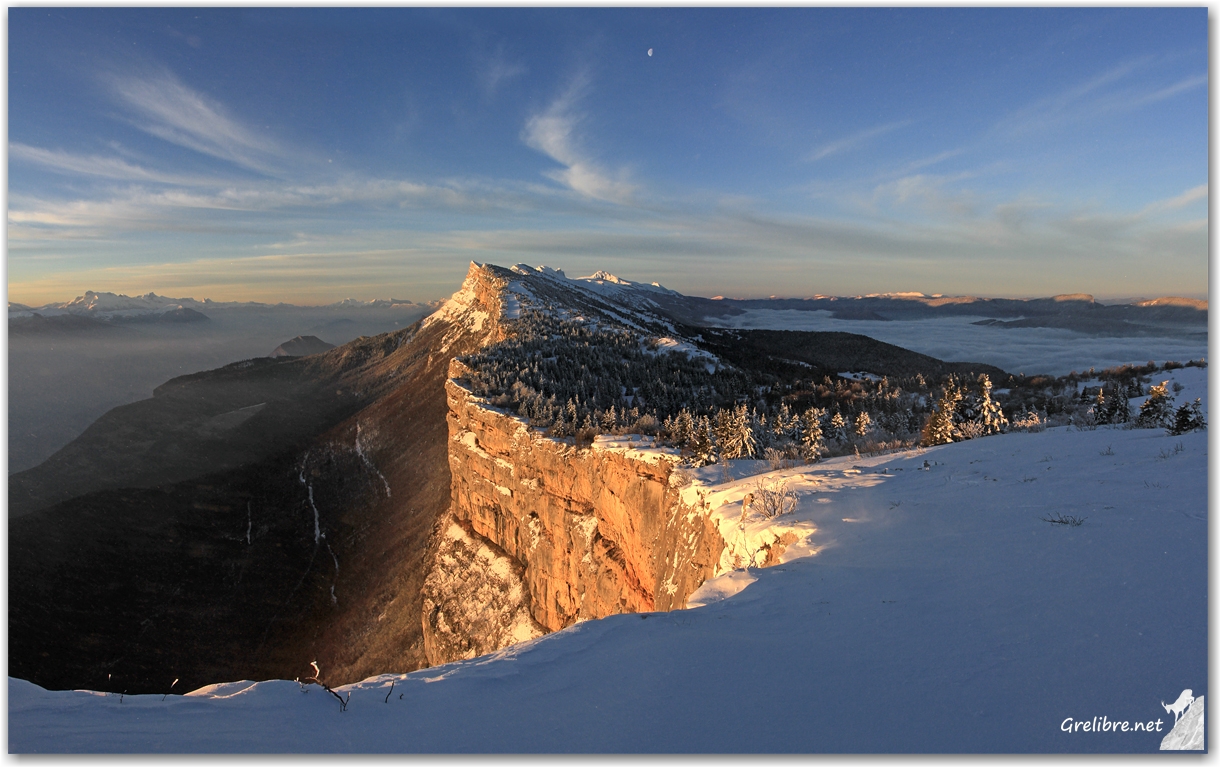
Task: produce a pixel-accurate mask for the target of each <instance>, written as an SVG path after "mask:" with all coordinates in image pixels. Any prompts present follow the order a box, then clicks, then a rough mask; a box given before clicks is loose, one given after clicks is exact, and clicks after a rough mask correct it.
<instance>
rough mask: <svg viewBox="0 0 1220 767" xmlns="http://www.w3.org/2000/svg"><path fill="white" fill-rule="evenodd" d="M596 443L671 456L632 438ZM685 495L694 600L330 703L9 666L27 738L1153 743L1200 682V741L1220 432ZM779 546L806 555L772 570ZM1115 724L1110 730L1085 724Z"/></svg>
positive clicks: (1200, 372) (1002, 452)
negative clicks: (696, 526)
mask: <svg viewBox="0 0 1220 767" xmlns="http://www.w3.org/2000/svg"><path fill="white" fill-rule="evenodd" d="M509 311H517V309H516V308H515V307H506V308H505V312H506V313H507V312H509ZM480 322H482V320H481V321H480ZM895 324H897V323H895ZM992 332H1003V331H992ZM1082 342H1083V343H1088V340H1087V339H1082ZM1082 357H1084V358H1086V359H1085V361H1086V362H1087V361H1088V360H1087V353H1086V354H1084V355H1082ZM1077 367H1080V366H1077ZM1162 380H1164V381H1167V382H1168V386H1167V387H1166V389H1165V390H1166V391H1167V392H1170V393H1171V396H1173V397H1174V400H1175V404H1176V405H1180V404H1184V403H1185V404H1188V403H1190V402H1193V401H1194V400H1195V398H1200V399H1201V400H1202V402H1203V403H1204V408H1206V402H1207V369H1206V367H1205V366H1193V367H1185V368H1182V367H1178V368H1176V369H1169V370H1165V371H1157V372H1154V373H1152V375H1151V378H1150V379H1149V383H1151V384H1157V383H1160V382H1161V381H1162ZM1081 383H1082V385H1084V386H1087V385H1088V384H1089V382H1088V381H1083V382H1081ZM1093 383H1094V385H1097V383H1098V382H1097V381H1094V382H1093ZM1144 399H1145V398H1143V397H1141V398H1133V399H1131V400H1130V402H1129V408H1130V411H1131V413H1132V414H1133V418H1134V414H1136V413H1138V411H1139V409H1140V405H1141V404H1142V402H1143V401H1144ZM1203 412H1204V414H1206V409H1204V411H1203ZM591 449H593V450H631V451H644V452H653V451H660V452H671V453H672V452H675V448H672V447H663V446H660V445H659V444H658V443H657V441H656V440H655V439H654V438H652V437H645V436H641V435H632V434H604V435H601V436H597V437H596V438H595V439H594V440H593V443H592V446H591ZM686 479H687V480H688V481H689V484H688V485H687V486H686V487H685V488H684V489H683V490H682V493H683V497H684V498H689V499H691V500H693V501H695V502H696V503H697V504H698V505H699V506H700V507H701V508H703V509H705V513H707V514H709V515H711V517H712V519H713V520H714V521H715V523H716V524H717V525H718V527H719V529H720V533H721V535H722V537H723V538H724V540H725V543H726V548H725V551H724V553H723V555H722V557H721V561H720V563H719V565H718V566H717V568H716V572H717V573H718V575H717V577H714V578H712V579H711V580H708V581H707V582H706V583H705V584H704V585H703V587H702V588H701V589H700V590H699V591H698V592H696V593H695V594H694V595H692V597H691V598H690V600H689V602H688V609H686V610H680V611H675V612H669V613H639V614H625V615H617V616H611V617H607V618H604V619H601V620H597V621H588V622H581V623H578V624H577V625H574V626H572V627H570V628H568V629H565V630H563V631H560V632H557V633H554V634H550V635H547V636H543V637H540V638H538V639H533V640H530V641H527V642H524V643H521V644H517V645H514V646H511V647H508V648H506V649H503V650H500V651H498V652H495V653H493V654H491V655H488V656H484V657H480V658H476V659H474V660H470V661H462V662H457V663H451V664H448V665H444V666H439V667H434V668H428V669H425V670H421V671H417V672H413V673H410V674H403V675H395V674H386V675H381V676H376V677H372V678H369V679H366V680H365V681H363V682H359V683H356V684H349V685H343V686H340V687H337V688H334V690H333V692H332V691H329V690H328V689H325V688H324V687H323V686H321V685H320V684H318V683H315V682H314V681H305V680H307V678H309V677H314V676H315V674H314V670H313V669H311V668H310V663H309V662H310V660H312V659H310V658H302V659H301V674H300V678H299V681H264V682H250V681H240V682H239V681H224V680H218V683H217V684H214V685H211V686H208V687H205V688H202V689H199V690H196V691H194V692H190V693H189V694H187V695H168V696H166V695H122V694H118V693H102V692H90V691H47V690H44V689H42V688H40V687H37V686H36V685H33V684H30V683H28V682H24V681H22V680H19V679H12V678H10V682H9V711H10V718H9V749H10V751H12V752H22V753H35V752H108V753H132V752H252V753H282V752H300V753H309V752H353V753H358V752H508V753H512V752H636V751H643V752H699V753H706V752H830V753H836V752H841V753H875V752H989V753H995V752H1000V753H1003V752H1018V753H1027V752H1081V753H1088V752H1147V751H1155V750H1157V749H1158V748H1159V747H1160V746H1161V744H1162V740H1163V739H1165V738H1166V737H1167V736H1168V735H1169V733H1170V731H1171V730H1173V728H1174V721H1175V716H1173V715H1171V712H1170V710H1169V709H1168V708H1163V707H1162V704H1163V703H1167V702H1172V701H1174V700H1175V699H1177V698H1178V696H1179V692H1181V691H1182V690H1184V689H1189V690H1191V691H1193V695H1194V698H1195V702H1194V703H1193V704H1192V708H1191V709H1190V711H1194V712H1196V714H1195V716H1194V717H1193V718H1191V719H1189V721H1186V720H1184V724H1183V727H1186V725H1187V724H1189V725H1190V726H1192V727H1193V726H1195V724H1197V722H1198V712H1201V711H1202V709H1203V706H1204V696H1205V693H1206V688H1207V590H1206V583H1207V433H1206V430H1201V431H1200V430H1196V431H1189V432H1187V433H1183V434H1177V435H1172V434H1169V433H1168V432H1167V431H1166V430H1165V429H1163V428H1153V429H1147V428H1127V427H1126V426H1125V425H1123V426H1107V425H1102V426H1094V425H1092V424H1085V425H1082V426H1076V427H1073V426H1071V425H1066V426H1057V427H1052V428H1045V429H1044V430H1041V431H1039V430H1037V429H1036V428H1035V429H1034V430H1031V431H1026V432H1017V431H1010V432H1009V433H1006V434H1001V435H994V436H988V437H982V438H977V439H971V440H968V441H962V442H954V443H951V444H945V445H940V446H936V447H926V448H914V449H907V450H902V451H897V452H888V453H881V454H865V455H863V456H860V455H841V456H839V457H833V458H829V459H827V460H823V461H821V462H817V463H812V464H804V463H799V465H798V462H796V461H786V462H784V461H775V460H772V461H770V462H768V461H762V460H746V459H741V460H721V461H720V462H718V463H715V464H713V465H709V466H703V467H701V468H699V467H691V468H689V469H687V471H686ZM768 493H773V494H778V495H779V496H781V497H779V498H778V500H776V499H775V498H774V497H772V498H771V499H770V508H768V500H767V495H768ZM776 540H784V541H785V543H787V544H788V545H787V547H786V549H785V550H784V554H783V555H782V556H781V557H780V558H779V560H778V561H775V562H768V563H767V564H770V565H771V566H769V567H758V565H761V564H763V562H762V561H761V557H760V555H759V554H760V551H762V550H763V544H764V543H770V542H773V541H776ZM317 678H318V681H319V682H325V681H326V669H325V668H322V669H321V673H320V674H319V675H317ZM169 681H170V680H168V679H167V685H166V688H167V692H168V691H170V685H169ZM1188 715H1189V714H1188ZM1095 717H1096V718H1097V719H1096V721H1098V722H1103V723H1104V730H1103V731H1094V728H1093V726H1090V727H1088V728H1086V729H1082V728H1081V725H1080V724H1079V723H1082V722H1084V723H1090V725H1092V723H1093V722H1094V721H1095V720H1094V718H1095ZM1115 722H1117V723H1120V725H1119V727H1120V729H1118V730H1117V731H1114V728H1113V727H1111V726H1110V724H1112V723H1115ZM1124 722H1125V723H1127V724H1128V728H1127V730H1126V731H1123V730H1122V729H1121V723H1124ZM1097 727H1098V729H1101V728H1102V727H1103V725H1098V726H1097ZM1183 731H1184V730H1183ZM1183 731H1179V734H1180V732H1183ZM1182 742H1187V741H1185V740H1184V741H1182ZM1192 747H1196V748H1197V747H1198V745H1195V746H1192Z"/></svg>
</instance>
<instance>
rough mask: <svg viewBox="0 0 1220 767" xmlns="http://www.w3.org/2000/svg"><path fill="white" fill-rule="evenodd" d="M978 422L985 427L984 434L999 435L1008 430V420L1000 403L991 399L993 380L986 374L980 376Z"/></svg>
mask: <svg viewBox="0 0 1220 767" xmlns="http://www.w3.org/2000/svg"><path fill="white" fill-rule="evenodd" d="M978 383H979V402H978V414H977V416H976V418H977V420H978V422H979V423H980V424H981V425H982V427H983V434H999V433H1000V432H1002V431H1004V430H1005V429H1007V428H1008V419H1007V418H1005V417H1004V411H1003V410H1002V409H1001V408H1000V403H998V402H996V401H995V400H993V399H992V398H991V378H989V377H988V375H987V374H986V373H980V374H979V379H978Z"/></svg>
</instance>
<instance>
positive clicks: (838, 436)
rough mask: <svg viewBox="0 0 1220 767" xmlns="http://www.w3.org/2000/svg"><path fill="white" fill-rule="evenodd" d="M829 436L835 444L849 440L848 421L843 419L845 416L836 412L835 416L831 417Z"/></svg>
mask: <svg viewBox="0 0 1220 767" xmlns="http://www.w3.org/2000/svg"><path fill="white" fill-rule="evenodd" d="M828 431H829V434H828V435H827V436H829V437H830V438H831V439H833V440H834V441H835V442H842V441H844V440H845V439H847V420H846V419H845V418H843V414H842V413H840V412H839V411H837V410H836V411H835V414H834V415H832V416H831V417H830V429H829V430H828Z"/></svg>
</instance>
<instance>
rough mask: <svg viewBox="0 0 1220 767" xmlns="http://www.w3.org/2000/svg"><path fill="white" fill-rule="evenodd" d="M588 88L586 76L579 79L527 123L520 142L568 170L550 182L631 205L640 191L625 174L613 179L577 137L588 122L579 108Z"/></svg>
mask: <svg viewBox="0 0 1220 767" xmlns="http://www.w3.org/2000/svg"><path fill="white" fill-rule="evenodd" d="M588 85H589V80H588V77H587V76H585V75H580V76H577V77H576V78H575V79H574V80H573V81H572V84H571V85H570V86H569V87H568V89H567V91H566V92H565V93H564V94H563V95H562V96H560V97H559V98H557V99H555V101H553V102H552V103H551V105H550V107H548V108H547V110H546V111H545V112H541V113H539V114H536V115H534V116H532V117H530V118H529V119H528V120H527V121H526V123H525V128H524V130H523V131H522V133H521V138H522V140H523V141H525V143H526V144H527V145H528V146H530V147H531V148H533V149H536V150H538V151H539V152H542V153H543V154H545V155H547V156H548V157H550V158H551V159H552V160H555V161H556V162H558V163H560V164H561V165H563V166H565V167H564V168H563V169H562V170H552V171H547V172H546V173H545V175H546V177H547V178H550V179H551V180H553V181H556V182H558V183H560V184H563V185H564V186H567V187H569V188H570V189H572V190H573V191H575V192H578V193H580V194H582V195H584V196H586V197H591V198H593V199H596V200H602V201H604V202H614V203H619V204H628V203H630V202H631V201H632V198H633V197H634V195H635V193H636V191H637V187H636V186H635V185H634V184H632V183H630V182H629V181H628V180H627V174H626V172H625V171H620V172H619V173H617V174H616V175H611V174H610V173H608V172H607V171H606V170H604V169H603V168H601V167H600V166H599V165H598V164H597V163H596V161H594V160H593V159H592V158H591V157H589V156H588V154H587V153H586V152H585V150H584V148H583V146H582V144H581V141H580V137H579V136H578V135H577V129H578V128H579V127H580V124H581V123H582V122H583V120H584V119H585V118H584V115H583V114H582V113H581V112H580V111H579V110H578V108H577V106H578V103H579V101H580V100H581V98H582V97H583V95H584V92H585V91H586V90H587V88H588Z"/></svg>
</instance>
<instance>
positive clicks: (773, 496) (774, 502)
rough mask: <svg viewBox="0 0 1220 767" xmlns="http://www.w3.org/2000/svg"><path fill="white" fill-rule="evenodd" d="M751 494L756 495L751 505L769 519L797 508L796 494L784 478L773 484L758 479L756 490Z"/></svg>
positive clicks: (755, 484)
mask: <svg viewBox="0 0 1220 767" xmlns="http://www.w3.org/2000/svg"><path fill="white" fill-rule="evenodd" d="M751 495H753V496H754V502H753V504H751V506H752V507H753V508H756V509H757V510H758V512H759V513H760V514H762V515H763V517H765V518H767V519H774V518H775V517H778V516H779V515H781V514H787V513H789V512H791V511H794V510H795V509H796V496H795V495H793V493H792V491H791V490H789V489H788V483H787V482H785V481H784V480H782V479H780V480H776V481H775V482H772V483H771V484H767V483H765V482H764V481H763V480H761V479H760V480H758V481H757V482H755V483H754V492H753V493H752V494H751Z"/></svg>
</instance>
